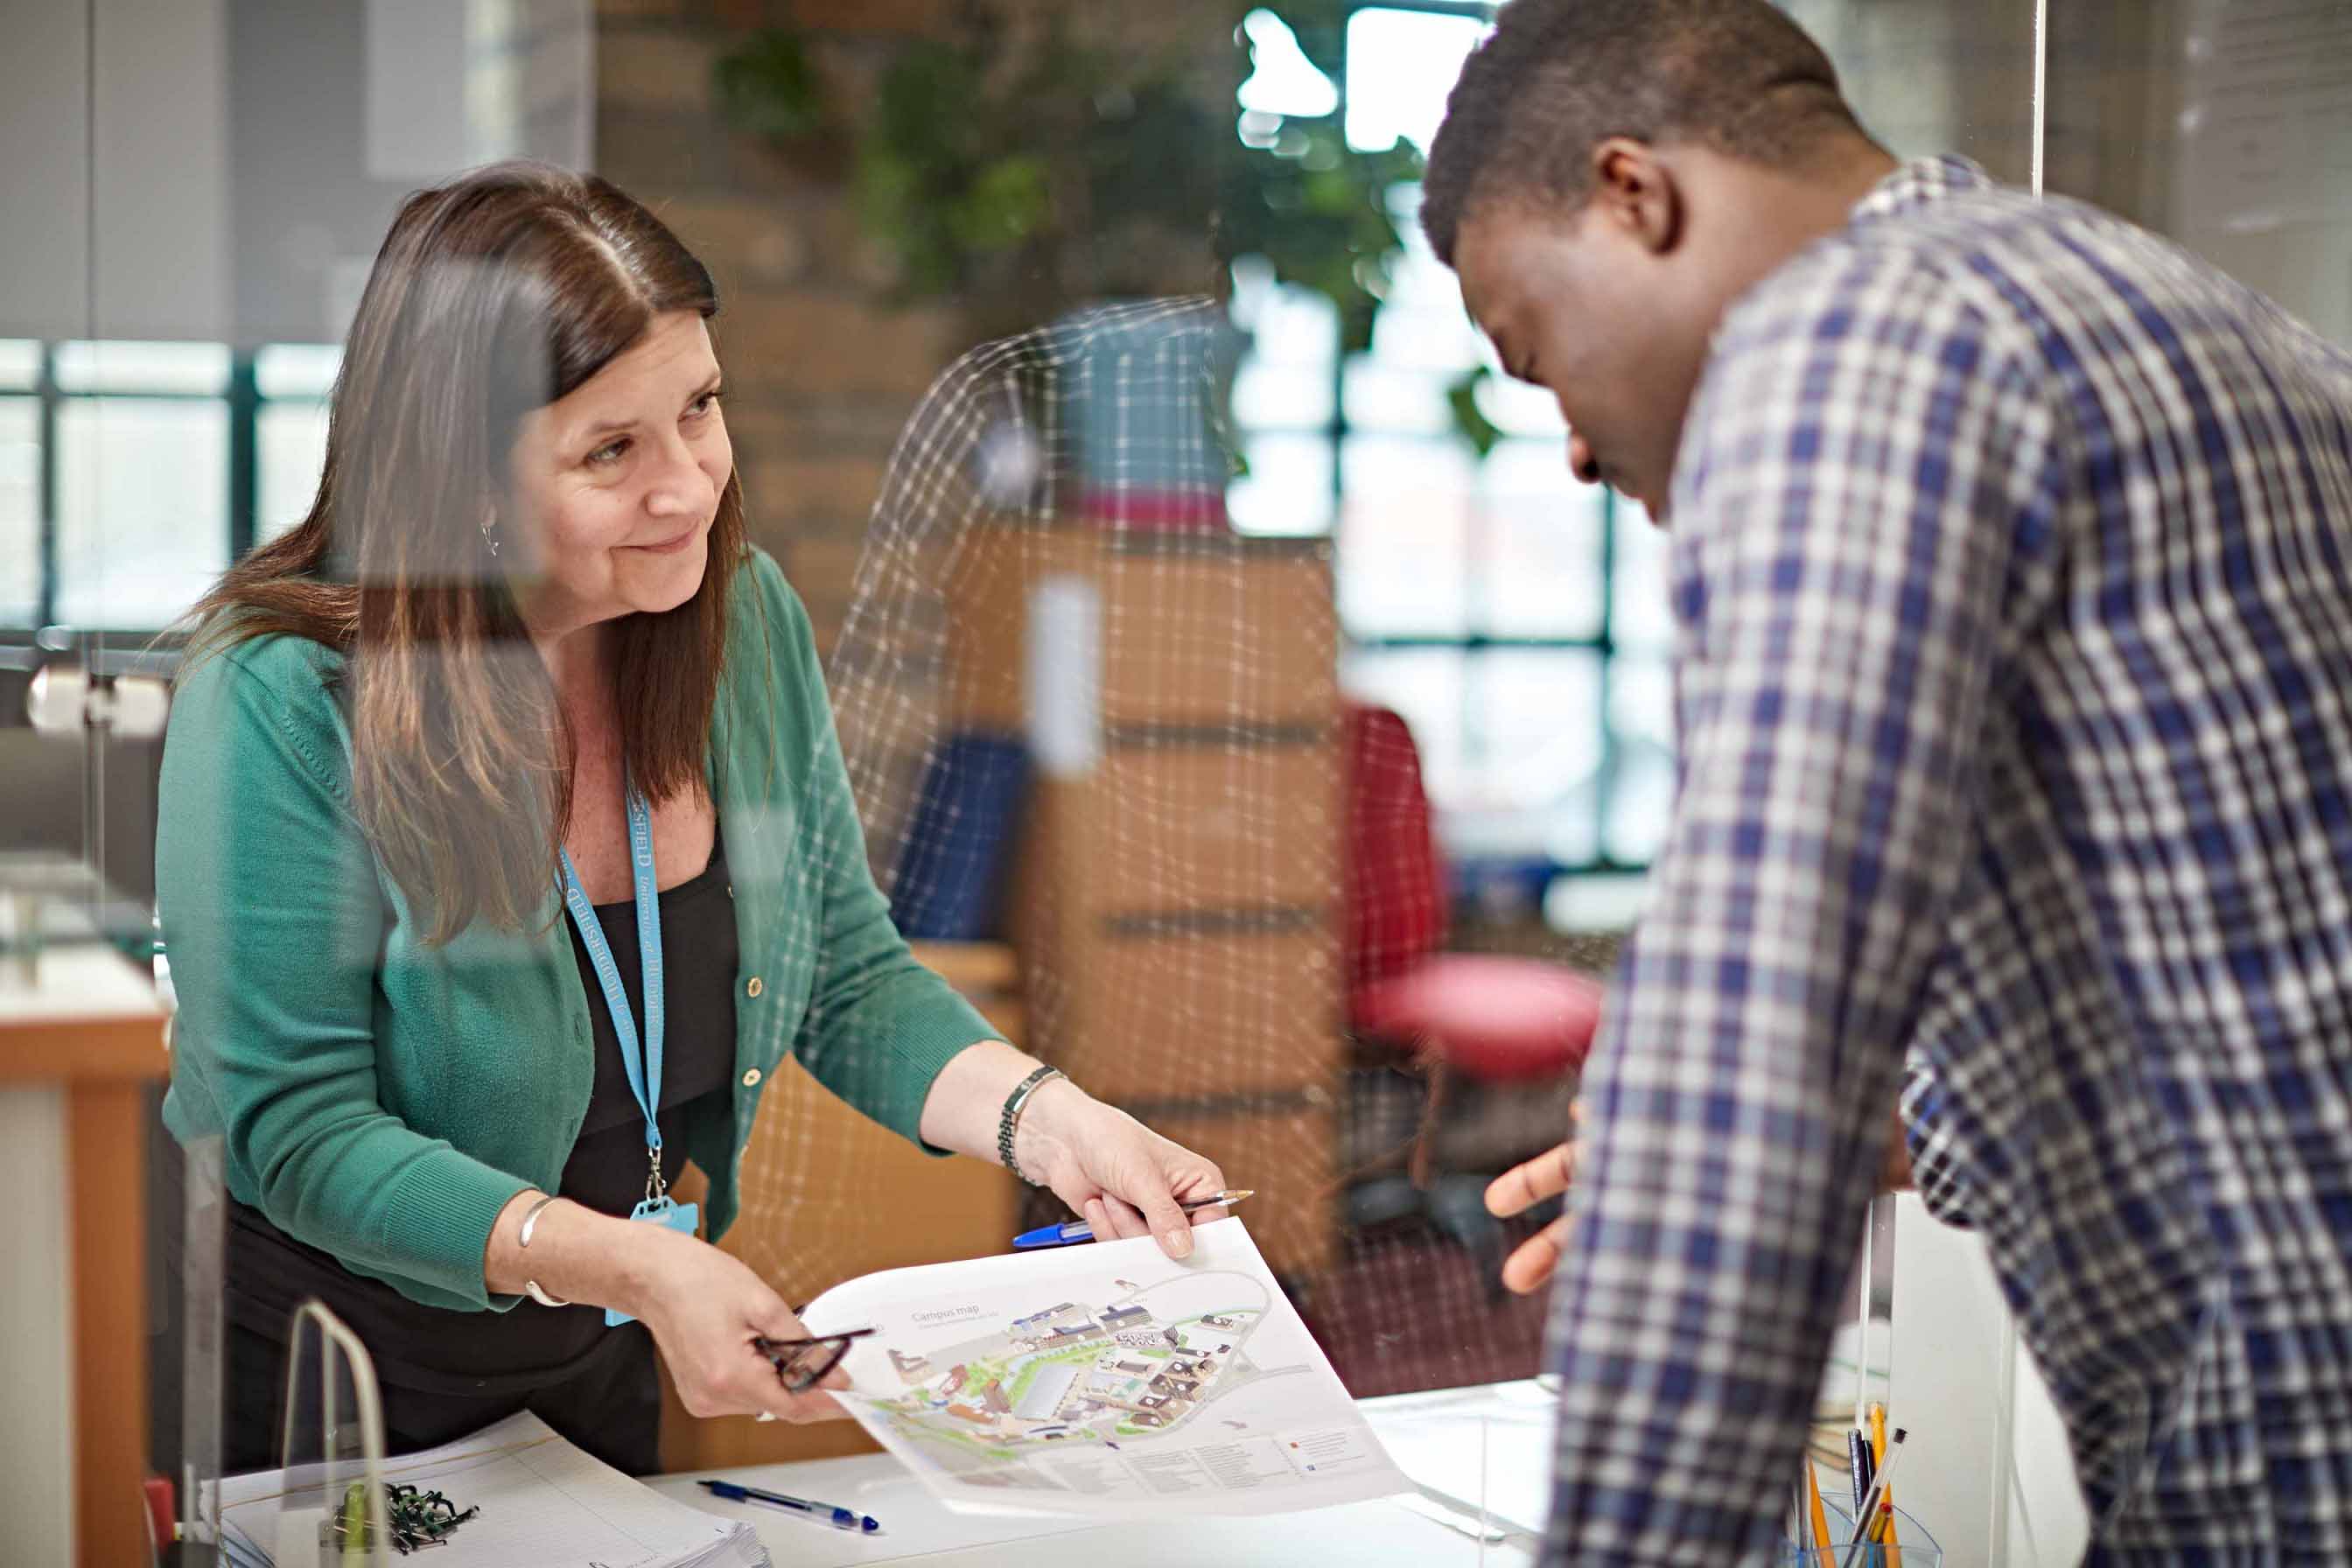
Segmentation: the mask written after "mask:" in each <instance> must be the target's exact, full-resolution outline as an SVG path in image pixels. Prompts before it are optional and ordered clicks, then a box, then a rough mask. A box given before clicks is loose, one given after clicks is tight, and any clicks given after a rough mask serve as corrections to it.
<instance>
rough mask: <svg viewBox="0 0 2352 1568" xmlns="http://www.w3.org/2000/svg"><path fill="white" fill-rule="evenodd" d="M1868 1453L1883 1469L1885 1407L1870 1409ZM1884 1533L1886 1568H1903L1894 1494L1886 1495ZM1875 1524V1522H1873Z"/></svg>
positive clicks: (1889, 1491)
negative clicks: (1896, 1525)
mask: <svg viewBox="0 0 2352 1568" xmlns="http://www.w3.org/2000/svg"><path fill="white" fill-rule="evenodd" d="M1870 1452H1871V1458H1872V1462H1873V1463H1874V1465H1876V1466H1877V1467H1879V1468H1885V1464H1886V1406H1885V1405H1872V1406H1871V1407H1870ZM1885 1520H1886V1533H1885V1535H1884V1536H1883V1537H1881V1539H1882V1540H1883V1541H1884V1542H1885V1544H1886V1568H1903V1547H1902V1544H1901V1543H1900V1542H1897V1541H1896V1540H1895V1493H1894V1492H1893V1490H1892V1489H1890V1490H1888V1492H1887V1493H1886V1512H1885ZM1874 1522H1875V1521H1874Z"/></svg>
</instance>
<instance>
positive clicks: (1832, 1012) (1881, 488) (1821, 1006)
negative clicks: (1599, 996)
mask: <svg viewBox="0 0 2352 1568" xmlns="http://www.w3.org/2000/svg"><path fill="white" fill-rule="evenodd" d="M1976 297H1977V296H1975V295H1973V294H1972V293H1971V292H1970V291H1969V290H1968V289H1965V288H1964V287H1956V286H1955V285H1954V284H1952V283H1950V282H1948V280H1946V279H1941V278H1938V277H1937V276H1934V275H1933V274H1931V273H1929V272H1928V271H1927V269H1926V268H1923V267H1921V266H1920V265H1919V264H1917V263H1916V262H1912V261H1908V260H1906V259H1904V258H1901V257H1899V256H1893V255H1888V254H1885V253H1884V252H1883V251H1882V252H1873V251H1870V250H1868V249H1864V248H1862V247H1855V246H1853V245H1843V244H1842V245H1832V246H1828V247H1822V248H1821V249H1818V250H1816V251H1813V252H1811V253H1808V254H1807V255H1805V256H1803V257H1801V258H1799V259H1798V260H1797V261H1796V262H1794V263H1792V264H1791V265H1790V267H1789V268H1784V269H1783V270H1782V271H1781V272H1780V273H1779V274H1776V275H1775V276H1774V277H1773V278H1771V279H1768V280H1767V281H1766V282H1765V283H1764V284H1763V285H1761V286H1759V289H1758V290H1756V291H1755V292H1754V293H1752V294H1751V295H1750V296H1748V298H1747V299H1746V300H1743V301H1742V302H1741V303H1740V304H1739V305H1738V307H1737V308H1736V309H1735V310H1734V311H1733V312H1732V313H1731V315H1730V316H1728V317H1727V320H1726V321H1725V323H1724V326H1723V328H1722V330H1721V331H1720V332H1719V333H1718V334H1717V341H1716V344H1715V347H1714V350H1713V352H1712V354H1711V357H1710V361H1709V364H1708V368H1707V371H1706V375H1705V378H1704V380H1703V382H1702V384H1701V392H1700V395H1699V396H1698V398H1697V400H1696V403H1695V404H1694V406H1693V408H1692V410H1691V416H1690V423H1689V426H1688V427H1687V429H1686V431H1685V437H1684V441H1683V445H1682V448H1681V451H1680V454H1679V457H1678V461H1677V465H1676V488H1675V523H1674V526H1675V573H1674V576H1675V613H1676V616H1677V620H1678V623H1679V628H1680V637H1679V643H1678V660H1679V663H1678V668H1677V672H1676V685H1677V697H1676V707H1677V720H1678V725H1679V729H1680V747H1681V770H1682V778H1681V786H1680V791H1679V795H1678V797H1677V803H1676V807H1675V823H1674V827H1673V831H1672V833H1671V835H1670V836H1669V838H1668V842H1667V848H1666V852H1665V854H1664V857H1663V858H1661V860H1660V862H1659V864H1658V866H1657V867H1656V868H1655V870H1654V872H1653V876H1652V885H1651V903H1650V906H1649V911H1648V913H1647V914H1646V915H1645V917H1644V919H1643V922H1642V926H1641V928H1640V930H1639V931H1638V932H1637V934H1636V936H1635V938H1634V941H1633V944H1632V946H1631V948H1630V949H1629V952H1628V954H1627V956H1626V958H1625V960H1624V962H1623V964H1622V967H1621V970H1620V973H1619V976H1618V991H1617V994H1616V995H1615V996H1614V998H1613V999H1612V1005H1611V1006H1610V1009H1609V1011H1608V1015H1607V1018H1606V1021H1605V1033H1604V1035H1603V1037H1602V1039H1601V1042H1600V1047H1599V1049H1598V1050H1597V1051H1596V1053H1595V1057H1594V1060H1593V1062H1592V1064H1591V1067H1590V1068H1588V1072H1587V1077H1586V1080H1585V1089H1584V1095H1585V1103H1586V1110H1587V1122H1586V1150H1585V1157H1586V1161H1587V1163H1586V1165H1585V1167H1584V1171H1583V1173H1582V1179H1581V1181H1580V1184H1579V1187H1578V1189H1577V1196H1576V1205H1577V1206H1576V1213H1577V1215H1578V1218H1577V1224H1576V1227H1575V1231H1574V1238H1573V1241H1572V1243H1571V1247H1570V1252H1569V1254H1568V1256H1567V1257H1566V1258H1565V1259H1564V1260H1563V1263H1562V1267H1561V1269H1560V1273H1559V1277H1558V1279H1557V1281H1556V1284H1555V1289H1554V1292H1553V1298H1552V1321H1551V1326H1550V1335H1551V1343H1550V1356H1551V1360H1552V1363H1553V1366H1554V1369H1555V1370H1556V1371H1558V1372H1559V1373H1560V1374H1561V1377H1562V1388H1561V1394H1560V1406H1561V1409H1560V1414H1561V1420H1560V1426H1559V1446H1558V1452H1557V1489H1556V1490H1555V1493H1554V1500H1553V1514H1552V1521H1551V1526H1550V1530H1549V1538H1548V1541H1547V1545H1546V1555H1545V1559H1544V1560H1545V1562H1547V1563H1574V1564H1578V1565H1580V1568H1582V1565H1587V1564H1601V1563H1607V1564H1620V1563H1623V1564H1649V1563H1655V1564H1659V1565H1661V1568H1664V1565H1667V1564H1675V1565H1679V1564H1684V1563H1692V1562H1696V1561H1702V1560H1704V1561H1707V1562H1730V1561H1735V1560H1737V1556H1738V1552H1742V1551H1745V1550H1752V1549H1754V1548H1756V1547H1757V1546H1759V1544H1761V1543H1762V1542H1764V1541H1765V1540H1767V1539H1768V1538H1769V1532H1770V1531H1771V1528H1772V1521H1773V1520H1774V1518H1775V1517H1776V1515H1777V1513H1778V1512H1779V1510H1781V1509H1782V1507H1783V1506H1784V1505H1785V1503H1786V1500H1787V1498H1788V1495H1789V1487H1790V1482H1791V1481H1792V1479H1794V1477H1795V1476H1796V1474H1797V1468H1796V1467H1797V1456H1798V1451H1799V1447H1800V1443H1801V1438H1802V1435H1803V1429H1804V1426H1805V1423H1806V1420H1807V1418H1808V1416H1809V1415H1810V1413H1811V1405H1812V1401H1813V1397H1814V1391H1815V1388H1816V1386H1817V1384H1818V1383H1819V1378H1820V1372H1821V1367H1822V1358H1823V1356H1824V1354H1825V1352H1826V1350H1827V1345H1828V1339H1829V1335H1830V1332H1831V1330H1832V1320H1833V1318H1834V1317H1835V1316H1836V1306H1837V1302H1838V1300H1839V1299H1840V1292H1841V1290H1842V1288H1843V1284H1844V1282H1845V1280H1846V1279H1847V1276H1848V1273H1849V1270H1850V1266H1851V1264H1852V1262H1853V1257H1854V1254H1855V1251H1856V1248H1857V1247H1858V1245H1859V1238H1860V1229H1861V1220H1862V1215H1863V1213H1864V1205H1865V1203H1866V1201H1867V1199H1868V1197H1869V1195H1870V1193H1871V1190H1872V1185H1873V1181H1874V1173H1875V1172H1876V1170H1877V1168H1878V1162H1879V1160H1880V1158H1881V1157H1882V1155H1883V1153H1884V1140H1885V1137H1886V1136H1887V1135H1888V1129H1887V1121H1888V1118H1887V1114H1886V1113H1887V1108H1888V1107H1889V1105H1890V1104H1891V1103H1892V1102H1893V1100H1894V1096H1895V1086H1896V1081H1897V1078H1898V1075H1899V1072H1900V1070H1901V1066H1902V1056H1903V1046H1904V1042H1905V1040H1906V1037H1907V1036H1908V1034H1909V1032H1910V1029H1911V1026H1912V1024H1913V1022H1914V1020H1915V1018H1916V1016H1917V1013H1918V1010H1919V1006H1920V1003H1921V998H1922V994H1923V991H1924V989H1925V984H1926V980H1927V974H1928V973H1929V970H1930V966H1931V964H1932V963H1933V962H1934V961H1935V959H1936V957H1937V953H1938V952H1939V951H1940V950H1941V946H1942V931H1941V926H1942V911H1943V910H1944V909H1945V908H1946V907H1947V905H1948V902H1949V894H1950V891H1951V889H1952V888H1953V887H1954V885H1955V883H1956V881H1957V879H1958V876H1959V873H1960V871H1961V869H1962V868H1963V866H1964V864H1965V862H1966V860H1967V857H1968V846H1969V842H1970V836H1971V811H1972V790H1973V788H1974V786H1975V783H1976V779H1975V773H1976V761H1975V759H1976V738H1977V736H1978V734H1979V727H1980V725H1981V723H1982V721H1983V715H1984V713H1985V711H1986V708H1987V702H1988V692H1989V689H1990V687H1991V686H1992V684H1993V682H1994V680H1995V679H1996V674H1997V670H1998V668H1999V667H2000V656H2001V651H2002V649H2003V648H2004V647H2006V646H2007V644H2008V638H2007V637H2006V636H2005V634H2004V631H2003V628H2002V624H2001V617H2002V613H2003V610H2004V607H2005V605H2008V604H2010V603H2011V598H2010V595H2009V594H2008V579H2009V575H2010V574H2011V571H2012V570H2013V569H2014V567H2015V565H2016V563H2017V560H2018V558H2019V557H2020V555H2021V552H2025V551H2028V550H2030V549H2032V542H2033V541H2034V540H2035V539H2036V538H2037V537H2045V536H2046V533H2047V529H2048V518H2049V517H2050V516H2051V515H2052V514H2053V512H2054V510H2055V501H2054V499H2053V498H2054V494H2055V490H2054V481H2053V479H2052V478H2051V477H2050V476H2051V474H2052V472H2053V470H2054V468H2055V466H2056V464H2055V458H2054V457H2053V445H2054V439H2055V437H2054V429H2055V419H2054V416H2053V415H2052V413H2051V412H2050V410H2049V408H2048V406H2047V405H2046V404H2045V403H2044V402H2043V401H2042V392H2041V391H2040V386H2041V384H2040V382H2039V381H2038V380H2037V378H2036V377H2035V376H2034V375H2033V374H2030V373H2029V372H2028V371H2027V370H2026V369H2025V368H2024V356H2023V355H2020V354H2018V353H2016V352H2015V351H2016V349H2017V348H2019V347H2022V346H2024V343H2025V340H2024V338H2023V334H2022V333H2021V331H2019V330H2018V329H2017V328H2016V327H2015V326H2014V325H2013V324H2011V322H2009V321H2007V320H2006V319H2005V318H2004V319H2001V320H2000V321H1995V320H1993V319H1991V318H1989V317H1988V316H1987V315H1986V314H1985V313H1983V312H1982V311H1980V310H1978V309H1976V308H1973V307H1972V305H1971V304H1970V303H1969V300H1971V299H1973V298H1976ZM1994 308H1995V309H1996V310H1997V309H1998V308H1999V307H1998V306H1997V305H1996V306H1995V307H1994ZM2004 342H2006V343H2007V344H2008V345H2009V348H2008V352H2006V353H2005V352H2004V347H2003V344H2004ZM1694 1548H1716V1549H1718V1552H1704V1551H1703V1552H1700V1553H1699V1554H1698V1555H1693V1549H1694Z"/></svg>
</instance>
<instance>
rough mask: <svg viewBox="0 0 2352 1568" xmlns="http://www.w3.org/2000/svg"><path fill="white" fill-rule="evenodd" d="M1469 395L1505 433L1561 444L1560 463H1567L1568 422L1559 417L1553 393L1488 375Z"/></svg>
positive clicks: (1489, 419) (1475, 384)
mask: <svg viewBox="0 0 2352 1568" xmlns="http://www.w3.org/2000/svg"><path fill="white" fill-rule="evenodd" d="M1470 395H1471V398H1472V400H1473V401H1475V403H1476V404H1477V405H1478V412H1479V413H1481V414H1483V415H1485V416H1486V422H1487V423H1488V424H1489V425H1492V426H1495V428H1496V429H1497V430H1500V431H1502V432H1503V433H1504V434H1505V435H1507V436H1534V437H1546V438H1549V439H1550V440H1552V441H1556V442H1559V443H1561V446H1560V447H1559V463H1560V466H1561V467H1562V468H1566V467H1567V466H1568V452H1567V449H1566V442H1567V440H1568V421H1567V420H1565V419H1562V418H1561V417H1560V416H1559V402H1558V401H1557V400H1555V399H1554V398H1553V396H1552V395H1551V394H1550V393H1549V392H1546V391H1545V390H1544V389H1543V388H1542V387H1540V386H1530V385H1528V384H1527V383H1526V382H1524V381H1514V380H1512V379H1511V378H1510V377H1509V376H1507V375H1492V374H1489V375H1482V376H1480V377H1479V378H1478V379H1477V381H1476V382H1475V383H1474V384H1472V385H1471V388H1470Z"/></svg>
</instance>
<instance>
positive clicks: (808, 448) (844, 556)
mask: <svg viewBox="0 0 2352 1568" xmlns="http://www.w3.org/2000/svg"><path fill="white" fill-rule="evenodd" d="M951 3H952V0H777V3H772V4H768V5H761V4H758V3H757V0H750V3H745V0H597V39H596V77H597V82H596V164H597V168H598V170H599V172H601V173H602V174H604V175H605V176H606V177H607V178H609V179H611V180H612V181H613V182H614V184H618V185H619V186H620V187H621V188H622V189H623V190H625V191H627V192H628V193H629V194H630V195H634V196H635V197H636V198H637V199H638V200H640V201H642V202H644V203H645V204H646V205H647V206H649V207H651V208H652V209H653V210H654V211H655V212H656V213H658V214H660V215H661V216H662V218H663V219H664V220H665V221H666V222H667V223H668V224H669V225H670V226H671V227H673V228H675V229H676V230H677V233H678V235H679V236H680V237H682V238H683V239H684V240H685V241H686V243H687V244H688V246H690V247H693V248H694V250H695V252H696V253H697V254H698V255H699V256H700V257H701V258H703V260H704V262H705V263H706V264H707V265H708V266H709V268H710V269H711V271H712V273H713V274H714V275H715V277H716V278H717V279H718V282H719V291H720V299H721V300H722V303H723V310H722V312H721V314H720V317H719V323H718V338H719V354H720V358H721V362H722V363H724V365H725V366H726V371H727V378H728V384H729V389H730V391H729V398H728V405H727V423H728V428H729V431H730V434H731V435H732V437H733V438H734V443H735V455H736V461H737V465H738V467H739V468H740V472H741V474H742V477H743V489H744V494H745V498H746V500H747V502H748V506H749V510H750V514H751V536H752V538H753V539H754V540H756V541H757V542H759V543H761V544H762V545H765V546H766V547H767V548H768V549H770V550H772V551H773V552H775V553H776V555H777V557H778V559H780V560H781V561H782V563H784V569H785V571H786V573H787V574H789V575H790V576H791V577H792V579H793V583H794V584H795V585H796V586H797V587H798V588H799V589H800V591H801V593H802V595H803V597H804V598H805V599H806V600H807V601H808V605H809V610H810V614H811V615H812V616H813V617H814V619H815V622H816V626H817V634H818V637H819V638H820V640H821V641H822V642H823V643H824V645H825V646H827V647H830V646H831V643H832V639H833V634H834V632H835V629H836V628H837V627H838V626H839V624H840V618H841V614H842V611H843V608H844V606H845V599H846V595H847V593H848V584H849V575H850V571H851V568H852V566H853V564H854V563H855V561H856V548H857V541H858V539H859V537H860V535H861V533H862V531H863V530H864V527H865V523H866V511H867V509H868V508H870V507H871V506H872V504H873V501H874V496H875V493H876V491H877V489H879V488H880V484H881V479H882V472H883V467H884V463H885V460H886V459H887V458H888V456H889V452H890V447H891V443H892V442H893V440H895V439H896V437H897V436H898V429H899V427H900V426H901V425H902V424H903V423H904V421H905V419H906V417H907V416H908V413H909V411H911V410H912V409H913V407H914V405H915V403H916V401H917V399H918V398H919V397H920V396H921V395H922V392H923V389H924V388H925V387H926V386H928V385H929V384H930V381H931V378H932V377H933V376H935V375H936V374H939V372H940V369H941V368H942V367H943V366H944V365H946V364H947V363H948V362H949V361H950V360H951V359H952V358H953V357H954V356H955V354H956V353H959V352H961V350H962V349H964V348H965V347H968V346H969V345H968V344H967V343H965V342H962V341H961V336H960V334H959V331H958V325H957V321H956V318H955V314H954V312H953V311H951V310H948V309H945V308H943V307H940V306H938V305H923V306H917V307H912V308H908V309H891V308H888V307H887V306H886V305H885V304H884V303H883V297H884V293H885V290H886V288H887V283H888V265H887V258H884V257H882V256H880V255H879V254H877V252H876V250H875V249H874V247H872V246H871V245H869V244H868V243H867V242H866V240H865V239H864V238H863V237H862V236H861V235H860V233H859V232H858V229H857V226H856V221H855V219H854V217H853V216H852V214H851V212H850V210H849V203H848V198H847V196H846V194H845V181H844V178H843V175H842V172H841V171H840V170H839V169H838V168H837V167H835V168H827V167H825V166H824V164H823V163H807V162H804V161H796V160H794V159H792V158H788V157H786V156H784V155H782V154H780V153H777V152H775V151H773V150H772V149H771V148H769V147H767V146H766V145H764V144H763V143H761V142H760V141H759V140H758V139H756V138H753V137H749V136H745V135H741V134H740V133H738V132H732V131H730V130H729V129H728V128H727V127H726V125H725V124H724V123H722V122H721V121H720V119H719V114H718V112H717V110H716V109H715V107H714V105H713V102H712V97H711V88H710V76H711V66H712V62H713V61H714V60H715V59H717V58H719V56H720V55H722V54H724V53H725V52H726V51H727V50H728V49H730V47H734V46H735V45H736V44H737V43H739V42H740V40H741V38H742V37H744V36H745V35H746V34H747V33H748V32H749V31H751V29H753V28H755V27H759V26H796V27H801V28H805V29H808V30H810V31H812V32H814V33H815V34H817V35H818V37H817V38H816V40H815V43H814V48H815V53H816V57H817V59H818V61H819V63H820V64H821V65H822V67H823V68H824V69H825V70H826V72H827V73H828V75H829V76H831V77H832V78H833V79H835V88H836V91H837V93H838V96H839V98H840V100H841V101H845V102H854V101H856V99H857V96H858V87H859V84H860V83H861V81H862V80H864V79H869V78H870V73H871V72H872V70H873V69H874V68H875V66H876V64H877V62H878V61H879V60H880V59H881V58H883V51H884V50H886V49H887V48H888V47H890V45H891V44H892V42H893V41H894V40H903V39H904V38H905V37H908V35H909V34H913V33H919V32H921V31H923V30H925V29H927V28H932V27H936V26H940V24H941V22H942V21H943V19H944V18H945V17H946V16H948V14H949V13H950V6H951Z"/></svg>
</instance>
